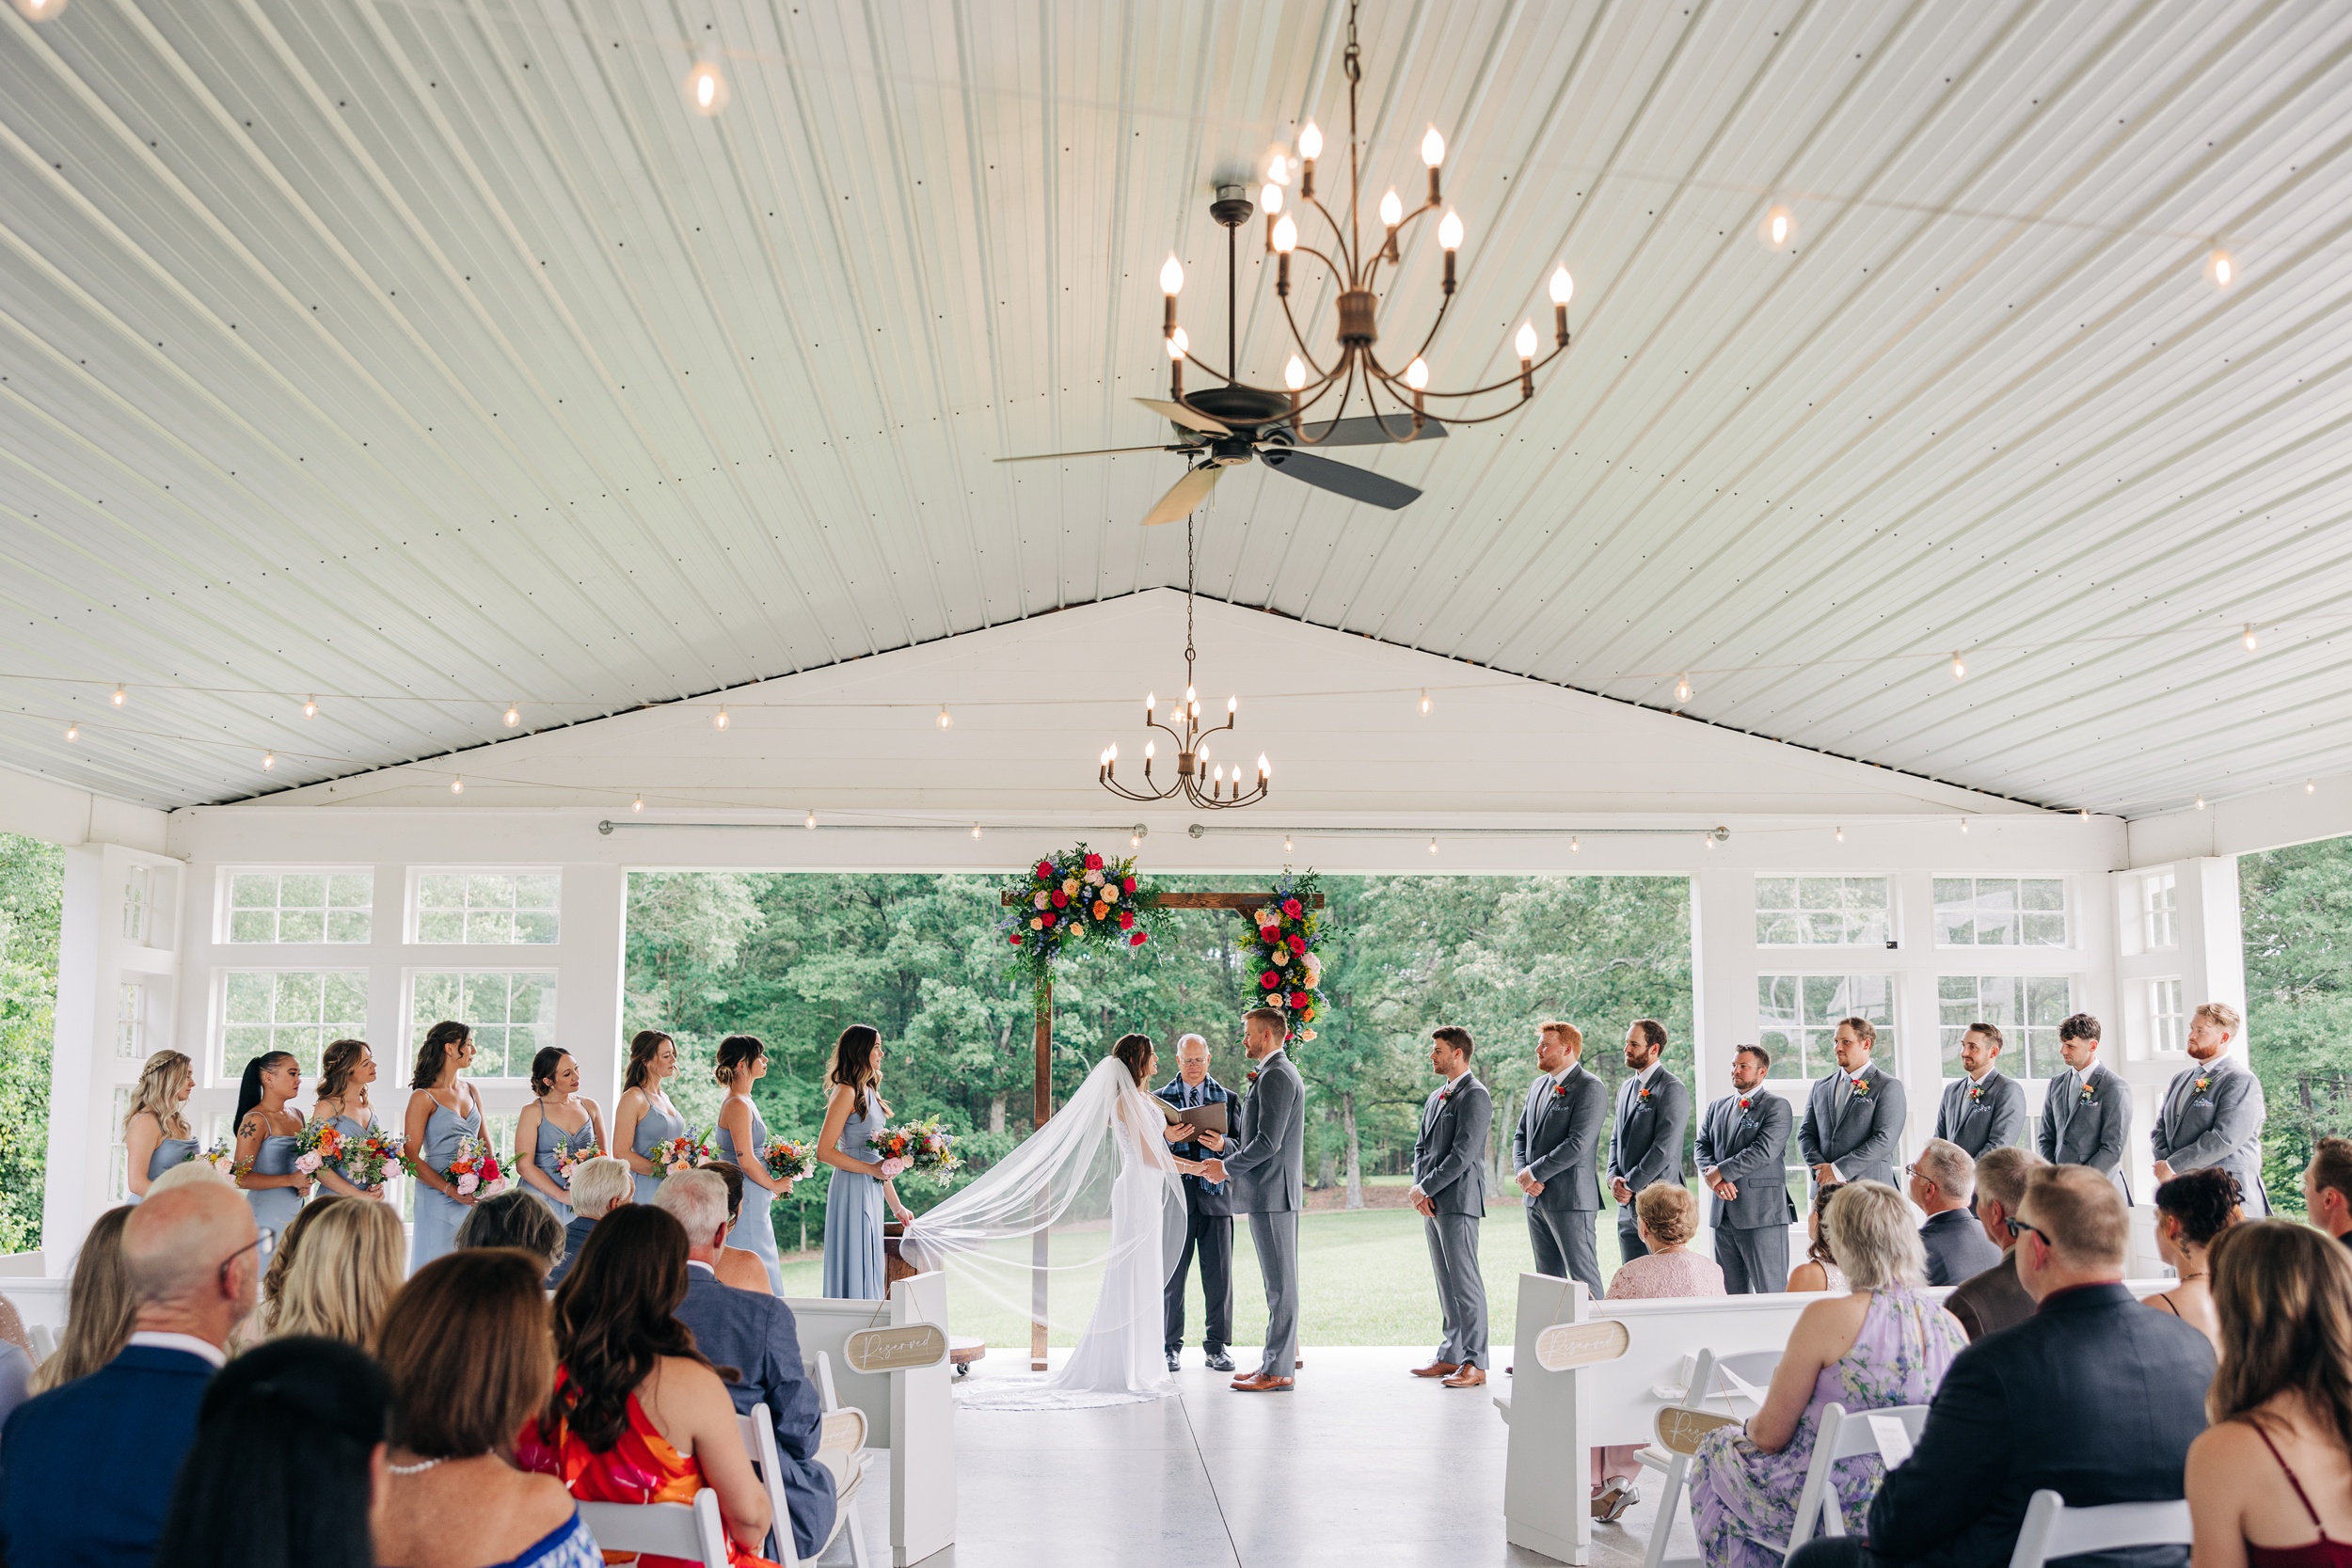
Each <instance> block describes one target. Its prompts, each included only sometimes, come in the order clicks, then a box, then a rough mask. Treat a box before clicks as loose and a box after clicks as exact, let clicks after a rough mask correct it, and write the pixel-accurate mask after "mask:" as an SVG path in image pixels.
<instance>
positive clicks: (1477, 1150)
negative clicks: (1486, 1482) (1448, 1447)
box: [1406, 1024, 1495, 1388]
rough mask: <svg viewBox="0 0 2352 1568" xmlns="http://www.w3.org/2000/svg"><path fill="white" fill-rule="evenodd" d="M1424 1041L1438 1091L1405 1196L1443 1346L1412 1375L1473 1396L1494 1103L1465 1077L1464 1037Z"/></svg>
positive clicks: (1481, 1380) (1425, 1115)
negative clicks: (1425, 1260)
mask: <svg viewBox="0 0 2352 1568" xmlns="http://www.w3.org/2000/svg"><path fill="white" fill-rule="evenodd" d="M1429 1039H1430V1046H1429V1066H1430V1068H1431V1069H1432V1070H1433V1071H1435V1072H1436V1073H1437V1075H1438V1087H1437V1088H1435V1089H1433V1090H1431V1091H1430V1094H1429V1099H1428V1100H1427V1101H1426V1102H1424V1103H1423V1105H1422V1113H1421V1134H1420V1136H1418V1137H1416V1138H1415V1139H1414V1140H1413V1186H1412V1190H1411V1191H1410V1192H1409V1193H1407V1194H1406V1196H1407V1197H1408V1198H1409V1199H1410V1200H1411V1202H1412V1205H1413V1207H1414V1208H1415V1209H1417V1210H1419V1211H1420V1212H1421V1217H1422V1232H1423V1235H1424V1237H1425V1239H1426V1240H1427V1241H1428V1243H1429V1269H1430V1272H1431V1273H1432V1274H1434V1275H1437V1278H1438V1318H1439V1321H1440V1322H1441V1323H1443V1325H1444V1338H1442V1339H1440V1340H1439V1341H1438V1353H1437V1354H1435V1355H1433V1356H1431V1357H1430V1358H1429V1365H1428V1366H1426V1367H1422V1368H1418V1369H1416V1370H1415V1371H1414V1372H1413V1375H1414V1376H1415V1377H1434V1378H1438V1379H1441V1380H1442V1382H1443V1386H1446V1387H1448V1388H1476V1387H1479V1386H1482V1385H1484V1384H1485V1383H1486V1354H1487V1352H1486V1275H1483V1274H1481V1273H1480V1272H1479V1268H1478V1224H1479V1221H1481V1220H1482V1219H1484V1218H1486V1133H1487V1132H1488V1130H1489V1129H1490V1128H1491V1127H1492V1126H1493V1123H1494V1117H1495V1102H1494V1097H1493V1096H1492V1095H1490V1094H1488V1093H1487V1092H1486V1085H1484V1084H1482V1083H1480V1082H1479V1081H1478V1075H1477V1074H1476V1073H1474V1072H1472V1071H1471V1070H1470V1053H1471V1052H1472V1051H1474V1050H1475V1049H1476V1047H1475V1046H1474V1045H1473V1044H1472V1042H1471V1040H1470V1031H1469V1030H1467V1029H1463V1028H1459V1027H1456V1026H1455V1025H1453V1024H1447V1025H1445V1026H1444V1027H1442V1028H1439V1029H1436V1030H1433V1031H1432V1032H1431V1033H1430V1036H1429Z"/></svg>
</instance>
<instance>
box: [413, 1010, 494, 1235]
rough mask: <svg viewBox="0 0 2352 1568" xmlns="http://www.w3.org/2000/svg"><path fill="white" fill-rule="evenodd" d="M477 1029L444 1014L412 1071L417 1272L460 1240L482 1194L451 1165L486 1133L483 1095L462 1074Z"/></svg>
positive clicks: (427, 1034) (420, 1048)
mask: <svg viewBox="0 0 2352 1568" xmlns="http://www.w3.org/2000/svg"><path fill="white" fill-rule="evenodd" d="M473 1056H474V1044H473V1030H472V1029H471V1028H469V1026H467V1025H466V1024H463V1023H458V1022H453V1021H451V1020H443V1021H442V1022H439V1023H437V1024H435V1025H434V1026H433V1027H432V1028H430V1029H427V1030H426V1031H425V1032H424V1043H423V1044H421V1045H420V1046H418V1047H417V1067H416V1070H415V1071H414V1072H412V1073H410V1074H409V1075H408V1087H409V1088H410V1089H411V1090H412V1091H413V1092H412V1093H411V1094H410V1095H409V1096H408V1114H407V1115H406V1116H405V1117H402V1118H401V1119H402V1134H403V1136H404V1138H405V1140H406V1148H407V1150H408V1158H409V1166H408V1168H409V1170H410V1171H411V1172H412V1173H414V1175H415V1176H416V1179H417V1206H416V1207H417V1212H416V1222H415V1225H414V1227H412V1229H411V1232H410V1235H409V1242H408V1272H409V1273H410V1274H414V1273H416V1272H417V1271H418V1270H419V1269H421V1268H423V1267H424V1266H425V1265H426V1264H427V1263H430V1262H431V1261H433V1259H436V1258H438V1257H440V1256H441V1254H443V1253H445V1252H447V1251H448V1250H449V1249H450V1248H451V1246H452V1245H453V1244H454V1243H456V1240H457V1227H458V1225H459V1223H460V1222H462V1221H463V1220H464V1219H465V1217H466V1211H467V1210H469V1209H470V1208H472V1207H473V1206H474V1204H475V1202H476V1201H478V1199H479V1196H480V1195H479V1194H478V1193H473V1192H466V1193H461V1192H459V1191H458V1190H457V1183H456V1182H455V1181H454V1180H451V1178H450V1175H449V1168H450V1166H451V1165H453V1164H455V1163H456V1162H457V1161H458V1159H459V1158H460V1157H461V1156H462V1155H463V1154H464V1153H465V1152H466V1151H467V1150H468V1149H469V1148H485V1149H486V1148H488V1147H489V1146H488V1145H487V1144H486V1143H484V1142H483V1138H482V1097H481V1096H479V1095H477V1094H476V1093H475V1092H474V1086H473V1085H471V1084H469V1083H467V1082H466V1081H465V1080H464V1079H462V1078H460V1077H458V1074H459V1073H461V1072H463V1071H465V1069H467V1068H468V1067H469V1066H471V1065H472V1063H473Z"/></svg>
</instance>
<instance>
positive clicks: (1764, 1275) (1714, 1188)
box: [1696, 1045, 1797, 1296]
mask: <svg viewBox="0 0 2352 1568" xmlns="http://www.w3.org/2000/svg"><path fill="white" fill-rule="evenodd" d="M1771 1068H1772V1057H1771V1056H1769V1055H1767V1054H1766V1053H1765V1051H1764V1048H1763V1047H1762V1046H1756V1045H1743V1046H1741V1047H1740V1049H1739V1050H1738V1051H1737V1052H1735V1053H1733V1054H1732V1058H1731V1089H1732V1092H1731V1093H1729V1094H1727V1095H1725V1096H1724V1097H1723V1098H1722V1099H1721V1100H1718V1101H1715V1103H1714V1104H1712V1105H1709V1106H1708V1108H1707V1115H1706V1117H1704V1118H1702V1119H1701V1120H1700V1122H1699V1137H1698V1148H1697V1151H1696V1152H1697V1157H1698V1167H1699V1180H1701V1181H1704V1182H1706V1183H1707V1190H1708V1192H1709V1193H1712V1194H1713V1195H1714V1196H1713V1197H1711V1198H1710V1199H1708V1205H1707V1223H1708V1224H1709V1225H1711V1226H1713V1227H1715V1261H1716V1262H1717V1263H1718V1264H1720V1265H1721V1266H1722V1268H1723V1271H1724V1291H1725V1293H1727V1294H1730V1295H1735V1296H1744V1295H1764V1294H1768V1293H1770V1292H1772V1291H1778V1290H1780V1289H1781V1288H1782V1287H1783V1286H1785V1285H1787V1284H1788V1227H1790V1226H1792V1225H1794V1224H1796V1222H1797V1206H1796V1205H1795V1204H1794V1203H1792V1202H1790V1201H1789V1198H1788V1124H1789V1122H1790V1121H1791V1120H1792V1119H1793V1117H1794V1113H1793V1112H1791V1111H1790V1110H1789V1109H1788V1101H1785V1100H1783V1099H1781V1098H1780V1096H1778V1095H1776V1094H1767V1093H1765V1092H1764V1077H1765V1074H1766V1073H1767V1072H1768V1071H1770V1070H1771Z"/></svg>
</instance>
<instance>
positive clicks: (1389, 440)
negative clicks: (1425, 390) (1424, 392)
mask: <svg viewBox="0 0 2352 1568" xmlns="http://www.w3.org/2000/svg"><path fill="white" fill-rule="evenodd" d="M1383 423H1384V421H1383V419H1382V416H1380V415H1377V414H1359V415H1357V416H1356V417H1355V418H1353V419H1347V420H1327V421H1325V422H1324V423H1322V424H1308V425H1304V426H1302V427H1301V428H1300V430H1299V439H1301V440H1303V441H1306V442H1309V443H1311V445H1314V446H1318V447H1378V446H1396V445H1399V444H1400V440H1399V438H1400V437H1402V438H1403V440H1406V441H1437V440H1441V439H1443V438H1444V436H1445V426H1444V425H1443V424H1442V423H1440V422H1439V421H1438V420H1423V421H1422V427H1421V429H1420V430H1418V431H1416V430H1414V429H1413V417H1412V416H1411V415H1410V414H1392V415H1390V416H1387V418H1386V420H1385V424H1386V428H1385V429H1384V428H1383Z"/></svg>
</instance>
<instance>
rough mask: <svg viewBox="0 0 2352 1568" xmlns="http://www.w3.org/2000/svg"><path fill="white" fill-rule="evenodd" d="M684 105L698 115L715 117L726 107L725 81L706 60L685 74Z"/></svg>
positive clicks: (715, 67)
mask: <svg viewBox="0 0 2352 1568" xmlns="http://www.w3.org/2000/svg"><path fill="white" fill-rule="evenodd" d="M686 103H687V106H688V107H689V108H691V109H692V110H693V111H694V112H695V113H696V114H698V115H715V114H717V113H718V112H719V111H720V110H721V109H723V108H725V107H726V106H727V79H726V78H725V77H723V76H722V75H720V74H719V68H718V67H717V66H715V65H712V64H711V63H710V62H709V61H708V60H702V61H698V62H696V64H695V66H694V69H693V70H691V71H688V72H687V73H686Z"/></svg>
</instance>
